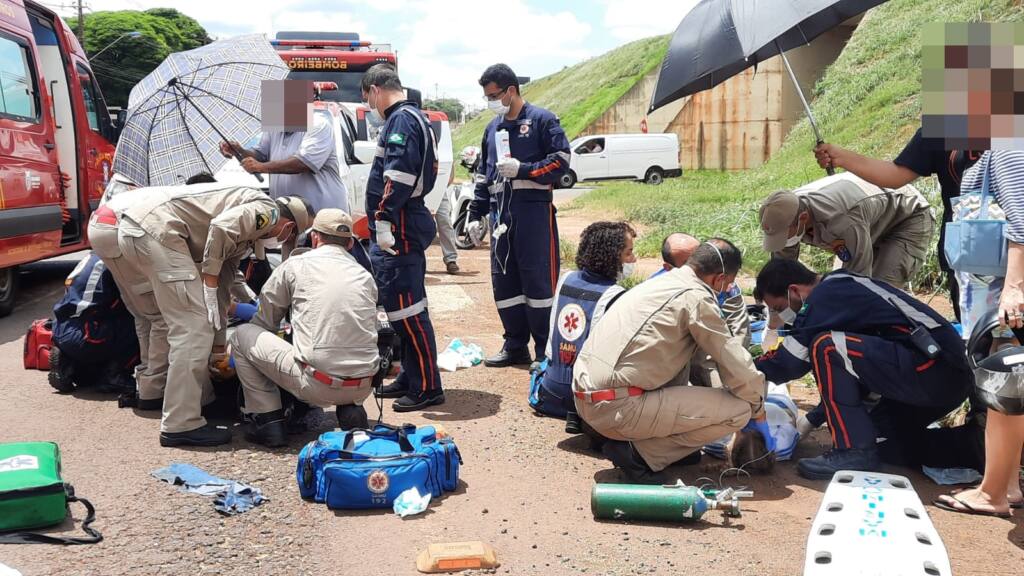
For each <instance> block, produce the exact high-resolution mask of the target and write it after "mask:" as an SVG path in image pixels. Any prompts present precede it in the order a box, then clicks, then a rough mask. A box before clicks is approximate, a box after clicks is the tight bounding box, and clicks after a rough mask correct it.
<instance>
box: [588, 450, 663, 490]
mask: <svg viewBox="0 0 1024 576" xmlns="http://www.w3.org/2000/svg"><path fill="white" fill-rule="evenodd" d="M601 452H603V453H604V455H605V456H607V457H608V459H609V460H611V461H612V464H614V465H615V467H616V468H619V469H621V470H622V472H623V473H624V474H625V475H626V479H628V480H629V481H630V482H634V483H637V484H665V483H666V480H667V478H666V476H665V475H664V474H662V473H661V472H655V471H653V470H651V467H650V466H648V465H647V463H646V462H644V459H643V458H642V457H641V456H640V454H639V453H638V452H637V451H636V448H633V444H632V443H631V442H623V441H621V440H608V441H606V442H605V443H604V446H603V447H602V448H601Z"/></svg>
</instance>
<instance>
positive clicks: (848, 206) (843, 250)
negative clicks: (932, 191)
mask: <svg viewBox="0 0 1024 576" xmlns="http://www.w3.org/2000/svg"><path fill="white" fill-rule="evenodd" d="M760 219H761V229H762V230H763V231H764V249H765V251H767V252H770V253H772V255H773V257H777V258H787V259H790V260H796V259H797V257H798V256H799V255H800V244H801V242H802V243H805V244H810V245H811V246H817V247H819V248H823V249H825V250H828V251H829V252H831V253H832V254H834V255H835V257H836V259H837V260H838V261H839V262H841V263H842V268H843V269H845V270H847V271H849V272H854V273H857V274H861V275H863V276H868V277H870V278H874V279H876V280H882V281H883V282H887V283H889V284H891V285H893V286H896V287H898V288H905V287H906V286H907V283H908V282H909V281H910V278H911V277H912V276H913V275H914V272H916V271H917V268H918V266H920V264H921V262H922V261H923V260H924V257H925V254H927V252H928V245H929V244H930V243H931V237H932V232H933V230H934V228H935V216H934V215H933V214H932V211H931V208H930V207H929V205H928V201H927V200H926V199H925V198H924V196H922V195H921V193H920V192H918V191H917V189H916V188H914V187H913V186H911V185H909V184H908V185H906V186H904V187H902V188H899V189H897V190H887V189H883V188H879V187H878V186H875V185H874V184H869V183H868V182H866V181H864V180H861V179H860V178H858V177H857V176H854V175H853V174H851V173H849V172H843V173H841V174H836V175H835V176H828V177H826V178H822V179H820V180H816V181H814V182H811V183H810V184H807V185H806V186H803V187H801V188H797V189H796V190H793V191H788V190H780V191H778V192H775V193H774V194H772V195H771V196H769V197H768V198H766V199H765V201H764V203H763V204H762V205H761V211H760Z"/></svg>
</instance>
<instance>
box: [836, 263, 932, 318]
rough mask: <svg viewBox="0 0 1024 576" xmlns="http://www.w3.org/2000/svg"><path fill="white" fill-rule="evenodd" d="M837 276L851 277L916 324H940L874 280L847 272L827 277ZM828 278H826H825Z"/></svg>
mask: <svg viewBox="0 0 1024 576" xmlns="http://www.w3.org/2000/svg"><path fill="white" fill-rule="evenodd" d="M837 276H838V277H843V278H852V279H853V281H854V282H857V283H858V284H860V285H861V286H864V287H865V288H867V289H868V290H871V291H872V292H874V293H875V294H877V295H878V296H879V297H880V298H882V300H885V301H886V302H889V303H890V304H892V305H893V306H895V307H896V308H897V309H899V311H900V312H902V313H903V315H904V316H906V317H908V318H910V319H911V320H913V321H914V322H917V323H918V324H920V325H922V326H924V327H925V328H928V329H929V330H934V329H936V328H938V327H939V326H940V324H939V323H938V322H936V321H935V319H933V318H932V317H931V316H929V315H927V314H925V313H924V312H921V311H920V310H918V309H917V308H914V307H913V306H911V305H910V304H907V303H906V302H904V301H903V299H902V298H900V297H898V296H896V295H895V294H893V293H891V292H889V291H888V290H886V289H885V288H882V287H881V286H879V285H878V283H876V282H874V281H873V280H871V279H870V278H864V277H861V276H851V275H849V274H831V275H829V276H828V278H832V277H837ZM828 278H826V280H827V279H828Z"/></svg>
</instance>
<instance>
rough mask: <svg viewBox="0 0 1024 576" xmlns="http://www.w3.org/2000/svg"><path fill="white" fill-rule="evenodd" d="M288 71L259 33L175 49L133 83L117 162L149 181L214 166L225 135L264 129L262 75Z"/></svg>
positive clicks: (165, 182)
mask: <svg viewBox="0 0 1024 576" xmlns="http://www.w3.org/2000/svg"><path fill="white" fill-rule="evenodd" d="M287 75H288V67H287V66H285V64H284V63H283V62H282V61H281V57H280V56H278V54H277V52H276V51H275V50H274V48H273V47H271V45H270V43H269V42H268V41H267V39H266V38H265V37H264V36H263V35H261V34H252V35H247V36H238V37H235V38H229V39H227V40H220V41H218V42H214V43H213V44H209V45H206V46H202V47H200V48H196V49H194V50H189V51H187V52H178V53H175V54H171V55H170V56H168V57H167V59H166V60H164V61H163V62H162V63H161V64H160V66H158V67H157V68H156V70H153V72H151V73H150V74H149V75H148V76H146V77H145V78H143V79H142V81H141V82H139V83H138V84H136V85H135V87H134V88H132V92H131V95H130V96H129V98H128V118H127V120H126V122H125V126H124V128H123V130H122V131H121V138H120V140H119V141H118V143H117V153H116V154H115V156H114V170H115V171H116V172H118V173H121V174H123V175H124V176H126V177H128V178H130V179H131V180H132V181H134V182H136V183H138V184H141V185H149V186H170V185H174V184H181V183H183V182H184V181H185V180H187V179H188V178H189V177H191V176H194V175H195V174H199V173H201V172H208V173H210V174H214V173H216V171H217V170H219V169H220V168H221V167H222V166H223V165H224V163H225V162H226V161H227V159H226V158H224V156H222V155H221V153H220V143H221V142H223V141H228V140H237V141H239V142H244V141H246V140H248V139H249V138H252V137H253V136H254V135H255V134H257V133H259V132H260V83H261V82H262V81H263V80H282V79H284V78H285V77H286V76H287Z"/></svg>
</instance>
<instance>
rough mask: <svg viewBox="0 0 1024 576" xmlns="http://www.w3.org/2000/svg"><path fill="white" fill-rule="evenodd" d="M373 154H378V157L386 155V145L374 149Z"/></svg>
mask: <svg viewBox="0 0 1024 576" xmlns="http://www.w3.org/2000/svg"><path fill="white" fill-rule="evenodd" d="M373 155H374V156H376V157H377V158H383V157H384V147H383V146H377V149H376V150H374V152H373Z"/></svg>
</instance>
